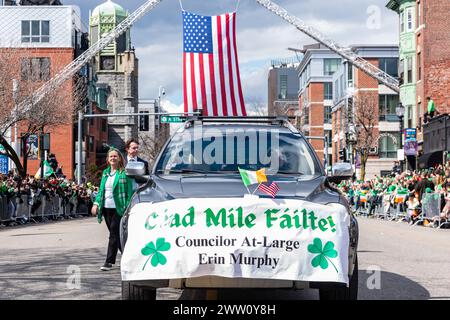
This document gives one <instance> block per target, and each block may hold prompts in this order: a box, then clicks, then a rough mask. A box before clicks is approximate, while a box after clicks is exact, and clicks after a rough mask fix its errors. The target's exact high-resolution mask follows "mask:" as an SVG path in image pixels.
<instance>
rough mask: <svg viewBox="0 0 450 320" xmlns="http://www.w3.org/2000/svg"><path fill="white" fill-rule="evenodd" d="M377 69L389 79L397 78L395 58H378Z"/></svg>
mask: <svg viewBox="0 0 450 320" xmlns="http://www.w3.org/2000/svg"><path fill="white" fill-rule="evenodd" d="M378 64H379V66H378V67H379V68H380V69H381V70H383V71H384V72H386V73H387V74H388V75H390V76H391V77H394V78H397V77H398V59H397V58H380V59H378Z"/></svg>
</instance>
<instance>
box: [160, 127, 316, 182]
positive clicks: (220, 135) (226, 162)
mask: <svg viewBox="0 0 450 320" xmlns="http://www.w3.org/2000/svg"><path fill="white" fill-rule="evenodd" d="M238 168H241V169H246V170H259V169H261V168H266V169H267V173H269V174H287V175H289V174H292V175H305V176H315V175H317V174H320V172H321V171H320V167H319V165H318V163H317V160H316V158H315V157H314V155H313V154H312V151H311V149H310V148H309V146H308V144H307V143H306V141H305V140H304V138H303V137H302V136H300V135H298V134H294V133H291V132H284V131H280V130H278V129H266V128H264V129H262V128H249V129H243V128H223V127H222V128H206V129H205V128H202V129H201V130H197V131H196V130H195V127H194V128H190V129H189V130H184V131H183V132H179V133H177V134H175V136H174V137H173V138H172V140H171V141H170V143H169V144H168V145H167V147H166V149H165V150H164V151H163V153H162V155H161V157H160V160H159V162H158V164H157V166H156V171H157V172H159V173H164V174H170V173H180V172H186V173H188V172H193V173H195V172H200V173H224V172H225V173H226V172H229V173H233V172H234V173H237V172H238Z"/></svg>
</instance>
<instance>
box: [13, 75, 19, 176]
mask: <svg viewBox="0 0 450 320" xmlns="http://www.w3.org/2000/svg"><path fill="white" fill-rule="evenodd" d="M18 99H19V81H18V80H17V79H13V100H14V111H15V115H14V118H15V119H14V120H15V124H14V151H15V152H16V154H17V156H18V157H20V145H19V137H18V136H19V133H18V131H19V130H18V128H17V126H18V124H17V117H18V111H19V110H18V108H17V101H18ZM13 166H14V168H16V166H15V165H14V163H13Z"/></svg>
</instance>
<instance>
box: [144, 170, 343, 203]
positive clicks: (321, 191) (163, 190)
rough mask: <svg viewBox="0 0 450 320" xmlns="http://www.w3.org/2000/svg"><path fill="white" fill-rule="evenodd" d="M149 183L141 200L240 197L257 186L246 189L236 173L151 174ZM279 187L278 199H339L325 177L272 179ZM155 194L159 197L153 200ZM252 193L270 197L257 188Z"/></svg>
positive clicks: (319, 200)
mask: <svg viewBox="0 0 450 320" xmlns="http://www.w3.org/2000/svg"><path fill="white" fill-rule="evenodd" d="M151 180H152V183H151V184H149V185H147V187H145V188H142V189H141V191H140V192H139V196H140V198H141V199H140V201H153V202H155V201H164V200H170V199H179V198H230V197H242V196H243V195H244V194H247V193H249V191H250V192H251V193H252V192H254V191H255V189H256V188H257V185H256V184H255V185H251V186H249V187H248V190H247V188H246V187H245V186H244V184H243V183H242V180H241V178H240V176H237V175H217V176H216V175H208V176H204V175H165V176H157V175H155V176H152V178H151ZM272 181H275V182H276V183H277V184H278V186H279V188H280V190H279V192H278V193H277V195H276V197H277V198H298V199H301V200H306V201H315V202H320V203H328V202H339V193H337V192H336V191H333V190H331V189H329V188H326V187H325V183H326V178H325V177H324V176H319V177H316V178H313V179H308V180H306V179H305V178H299V179H295V178H292V177H286V178H285V177H279V176H277V177H276V178H271V179H270V182H272ZM155 194H158V198H159V199H154V197H155ZM254 194H255V195H259V196H260V197H270V196H268V195H266V194H264V193H263V192H261V191H260V190H256V191H255V193H254Z"/></svg>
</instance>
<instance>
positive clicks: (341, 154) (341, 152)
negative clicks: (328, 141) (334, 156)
mask: <svg viewBox="0 0 450 320" xmlns="http://www.w3.org/2000/svg"><path fill="white" fill-rule="evenodd" d="M339 160H341V161H342V162H346V161H347V150H346V149H345V148H344V149H341V150H339Z"/></svg>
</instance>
